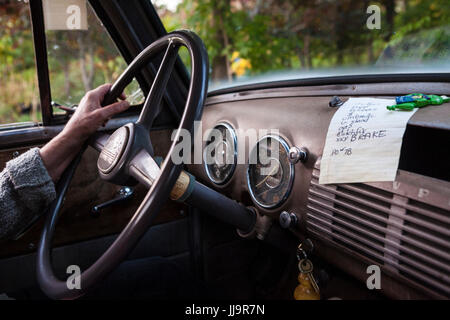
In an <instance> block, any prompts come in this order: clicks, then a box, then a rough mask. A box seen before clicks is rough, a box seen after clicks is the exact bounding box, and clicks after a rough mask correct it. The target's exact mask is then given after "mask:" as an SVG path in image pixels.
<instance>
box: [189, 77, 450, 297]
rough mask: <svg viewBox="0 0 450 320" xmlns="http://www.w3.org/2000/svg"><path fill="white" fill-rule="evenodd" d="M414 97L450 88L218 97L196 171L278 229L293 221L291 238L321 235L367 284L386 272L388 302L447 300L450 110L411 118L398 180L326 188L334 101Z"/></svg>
mask: <svg viewBox="0 0 450 320" xmlns="http://www.w3.org/2000/svg"><path fill="white" fill-rule="evenodd" d="M410 92H432V93H434V94H441V95H444V94H448V93H449V92H450V85H449V84H448V83H438V82H436V83H382V84H349V85H334V86H311V87H292V88H277V89H263V90H248V91H243V92H234V93H233V92H231V93H226V94H221V95H216V96H211V97H209V98H208V100H207V102H206V105H205V109H204V112H203V116H202V126H203V129H202V132H201V134H202V135H203V138H204V149H203V160H204V163H202V164H201V165H200V164H193V165H190V166H188V170H189V171H190V172H192V173H193V174H194V175H195V176H196V177H197V179H198V180H200V181H201V182H203V183H205V184H206V185H208V186H210V187H212V188H213V189H215V190H217V191H219V192H221V193H223V194H225V195H226V196H228V197H230V198H231V199H234V200H236V201H238V202H241V203H243V204H245V205H247V206H253V207H255V208H256V209H257V210H258V211H259V212H260V213H261V214H263V215H267V216H269V217H271V218H273V221H274V223H278V221H279V217H280V215H282V214H284V215H286V214H287V215H289V216H290V217H293V218H294V223H291V225H290V227H289V228H288V230H287V232H291V233H292V234H294V235H295V236H297V237H298V238H299V239H304V238H307V237H308V238H312V239H313V240H314V245H315V248H316V249H315V253H316V254H318V255H320V256H321V257H323V258H324V259H326V260H327V261H329V262H330V263H333V264H334V265H337V266H339V267H340V268H342V269H344V270H346V271H347V272H348V273H350V274H352V275H354V276H355V277H357V278H359V279H361V280H364V281H365V278H366V272H365V271H366V267H367V266H368V265H370V264H374V263H376V264H378V265H380V266H381V267H382V270H383V273H384V275H385V277H386V278H385V279H386V280H385V283H386V286H385V288H384V291H385V293H386V294H387V295H388V296H392V297H395V298H407V297H409V298H411V297H419V298H420V297H430V296H431V297H435V298H443V297H444V298H448V297H449V296H450V267H449V264H448V262H449V261H450V255H449V252H450V243H449V236H450V235H449V230H450V183H449V178H448V167H447V165H446V163H448V161H449V159H450V157H449V150H448V148H442V144H443V143H447V145H448V141H449V140H448V138H449V132H450V106H449V105H448V104H447V105H442V106H437V107H429V108H424V109H421V110H419V111H418V112H417V113H416V114H415V115H414V116H413V117H412V118H411V119H410V121H409V123H408V128H407V131H406V133H405V136H404V142H403V148H402V155H401V159H400V167H399V171H398V175H397V178H396V181H394V182H382V183H360V184H338V185H319V184H318V174H319V170H320V158H321V154H322V150H323V148H324V144H325V138H326V134H327V130H328V125H329V123H330V121H331V118H332V117H333V114H334V113H335V111H336V108H333V107H330V105H329V102H330V101H331V100H332V98H333V97H334V96H338V97H339V98H340V99H342V100H343V101H345V100H346V99H347V98H349V97H353V96H366V97H395V96H397V95H403V94H407V93H410ZM212 129H215V130H212ZM265 130H266V131H265ZM214 131H216V132H220V133H221V135H220V136H221V138H217V137H214V134H213V132H214ZM255 132H256V134H255ZM418 137H421V138H418ZM415 139H416V140H415ZM420 139H422V140H420ZM417 148H421V152H418V149H417ZM419 153H420V155H419ZM206 160H209V161H206ZM424 190H425V191H424ZM424 192H425V193H426V195H425V196H424ZM430 250H431V251H430ZM401 288H403V289H404V288H407V290H399V289H401Z"/></svg>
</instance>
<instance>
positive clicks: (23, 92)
mask: <svg viewBox="0 0 450 320" xmlns="http://www.w3.org/2000/svg"><path fill="white" fill-rule="evenodd" d="M27 2H28V1H17V0H6V1H0V127H1V125H5V124H9V123H14V122H26V121H33V122H38V121H40V120H41V112H40V105H39V90H38V83H37V76H36V65H35V60H34V48H33V36H32V31H31V18H30V8H29V6H28V3H27Z"/></svg>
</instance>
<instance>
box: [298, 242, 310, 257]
mask: <svg viewBox="0 0 450 320" xmlns="http://www.w3.org/2000/svg"><path fill="white" fill-rule="evenodd" d="M306 259H308V255H307V254H306V251H305V250H304V249H303V248H302V243H300V244H299V245H298V247H297V260H298V261H300V260H306Z"/></svg>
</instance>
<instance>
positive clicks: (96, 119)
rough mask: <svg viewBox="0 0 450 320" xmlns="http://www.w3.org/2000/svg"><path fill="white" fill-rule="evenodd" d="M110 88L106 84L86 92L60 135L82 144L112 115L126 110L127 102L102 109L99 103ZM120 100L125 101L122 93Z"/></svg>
mask: <svg viewBox="0 0 450 320" xmlns="http://www.w3.org/2000/svg"><path fill="white" fill-rule="evenodd" d="M110 88H111V84H109V83H108V84H104V85H101V86H99V87H97V88H96V89H93V90H91V91H88V92H87V93H86V94H85V95H84V97H83V98H82V99H81V101H80V104H79V105H78V107H77V109H76V111H75V113H74V114H73V115H72V117H71V118H70V120H69V122H67V124H66V126H65V128H64V130H63V132H62V134H63V135H66V136H68V137H70V138H71V139H76V140H78V142H80V143H83V142H84V141H85V140H86V139H87V138H89V136H91V135H92V134H93V133H94V132H95V131H96V130H97V129H98V128H99V127H100V126H102V125H105V124H106V122H107V121H108V120H109V119H110V118H111V117H112V116H113V115H115V114H117V113H120V112H122V111H125V110H126V109H128V108H129V107H130V104H129V103H128V101H119V102H116V103H113V104H110V105H108V106H105V107H103V108H102V106H101V103H102V101H103V99H104V97H105V95H106V93H107V92H108V91H109V89H110ZM120 99H122V100H124V99H125V95H124V94H123V93H122V95H121V96H120Z"/></svg>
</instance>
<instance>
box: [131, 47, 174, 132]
mask: <svg viewBox="0 0 450 320" xmlns="http://www.w3.org/2000/svg"><path fill="white" fill-rule="evenodd" d="M178 48H179V45H178V44H175V43H174V42H173V41H170V42H169V45H168V46H167V49H166V51H165V53H164V57H163V59H162V62H161V65H160V66H159V68H158V72H157V73H156V76H155V80H154V81H153V84H152V87H151V89H150V92H149V94H148V96H147V99H145V103H144V107H143V108H142V112H141V114H140V116H139V119H138V121H137V124H141V125H143V126H144V127H145V128H146V129H150V128H151V127H152V124H153V121H154V120H155V118H156V117H157V116H158V114H159V112H160V111H161V100H162V97H163V95H164V91H165V90H166V87H167V83H168V81H169V78H170V75H171V74H172V70H173V67H174V65H175V61H176V60H177V57H178Z"/></svg>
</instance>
